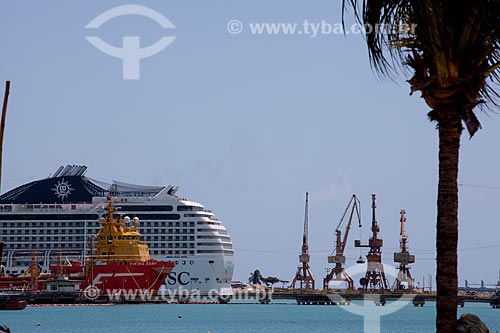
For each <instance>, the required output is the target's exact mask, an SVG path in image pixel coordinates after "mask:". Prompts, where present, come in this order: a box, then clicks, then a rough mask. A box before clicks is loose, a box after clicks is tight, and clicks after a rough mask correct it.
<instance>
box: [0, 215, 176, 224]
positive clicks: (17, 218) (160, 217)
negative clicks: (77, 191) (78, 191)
mask: <svg viewBox="0 0 500 333" xmlns="http://www.w3.org/2000/svg"><path fill="white" fill-rule="evenodd" d="M134 215H135V216H137V217H138V218H139V219H144V220H180V218H181V216H180V215H179V214H134ZM61 220H62V221H68V222H67V223H73V222H75V221H98V220H99V215H97V214H23V215H21V214H20V215H16V214H6V215H0V221H61ZM49 223H50V222H49ZM56 223H57V222H56ZM64 223H66V222H64Z"/></svg>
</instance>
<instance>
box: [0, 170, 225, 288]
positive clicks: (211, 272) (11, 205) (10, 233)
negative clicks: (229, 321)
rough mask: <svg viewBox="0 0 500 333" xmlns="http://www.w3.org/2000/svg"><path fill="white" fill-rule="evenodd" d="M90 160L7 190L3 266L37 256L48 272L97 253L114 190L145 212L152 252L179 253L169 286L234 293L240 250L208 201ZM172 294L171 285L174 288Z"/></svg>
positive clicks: (2, 210) (121, 206) (1, 218)
mask: <svg viewBox="0 0 500 333" xmlns="http://www.w3.org/2000/svg"><path fill="white" fill-rule="evenodd" d="M86 170H87V167H85V166H78V165H68V166H66V167H63V166H61V167H59V169H57V171H56V172H55V173H54V174H52V175H51V176H49V177H48V178H46V179H41V180H36V181H32V182H30V183H27V184H24V185H21V186H19V187H16V188H14V189H12V190H10V191H8V192H6V193H4V194H3V195H1V196H0V239H1V240H3V242H4V251H3V256H2V269H3V270H4V273H5V274H6V275H14V276H15V275H23V274H25V273H26V272H27V270H28V268H29V267H30V266H31V265H32V260H33V258H36V261H37V264H38V266H39V267H40V269H41V271H42V272H44V271H45V272H47V271H48V269H49V266H50V265H51V264H52V265H54V264H57V263H58V262H60V260H61V258H63V259H64V260H65V261H68V262H69V261H71V260H82V261H83V262H85V259H86V257H87V256H89V255H90V252H91V251H90V249H92V242H93V239H94V237H95V236H94V235H95V234H96V233H97V232H98V230H99V222H98V221H99V219H100V218H101V217H102V216H103V215H104V214H105V213H106V212H105V207H106V197H107V196H108V195H111V196H112V197H113V199H114V201H115V206H116V209H117V213H119V214H123V215H124V216H129V217H131V218H132V217H138V218H139V221H140V222H139V226H138V230H139V232H140V233H141V234H142V235H143V240H144V241H145V242H146V243H147V244H148V245H149V250H150V254H151V257H152V258H154V259H157V260H162V261H174V262H175V263H176V266H175V268H174V269H173V270H172V272H170V274H169V275H168V277H167V278H166V279H165V283H164V285H163V287H162V288H168V289H170V290H171V291H173V292H179V291H181V290H182V291H192V292H197V293H199V294H200V295H204V294H206V293H209V292H210V291H213V290H216V291H217V292H219V293H222V294H226V295H227V294H228V293H230V290H231V289H230V281H231V280H232V276H233V267H234V251H233V247H232V242H231V238H230V235H229V233H228V232H227V230H226V228H225V227H224V225H222V224H221V222H220V221H219V220H218V219H217V218H216V217H215V216H214V214H213V213H212V212H211V211H210V210H207V209H206V208H205V207H204V206H203V205H201V204H199V203H197V202H194V201H191V200H189V199H185V198H181V197H179V196H177V195H176V192H177V190H178V187H176V186H172V185H169V186H142V185H133V184H127V183H122V182H116V181H113V182H112V183H111V184H110V183H106V182H102V181H98V180H95V179H91V178H88V177H86V176H85V174H86ZM170 294H171V295H172V292H171V293H170Z"/></svg>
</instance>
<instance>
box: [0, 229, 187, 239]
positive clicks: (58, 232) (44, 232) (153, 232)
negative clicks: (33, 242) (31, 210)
mask: <svg viewBox="0 0 500 333" xmlns="http://www.w3.org/2000/svg"><path fill="white" fill-rule="evenodd" d="M83 233H84V231H83V230H75V229H55V230H50V229H38V230H35V229H31V230H27V229H25V230H20V229H19V230H2V232H1V234H2V235H24V236H28V235H82V234H83ZM97 233H98V229H94V230H87V234H97ZM141 234H143V235H145V236H143V237H144V238H145V239H149V238H147V237H150V236H146V235H160V234H174V235H179V234H180V235H186V234H191V235H192V234H194V229H177V230H172V229H169V230H165V229H161V230H160V229H154V230H153V229H150V230H141ZM161 237H165V236H161ZM169 239H171V238H169Z"/></svg>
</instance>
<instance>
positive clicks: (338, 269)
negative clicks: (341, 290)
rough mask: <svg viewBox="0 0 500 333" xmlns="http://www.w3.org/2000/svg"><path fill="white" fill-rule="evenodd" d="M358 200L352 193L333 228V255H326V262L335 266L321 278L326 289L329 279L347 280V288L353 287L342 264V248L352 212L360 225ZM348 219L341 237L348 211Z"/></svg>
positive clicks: (343, 260) (345, 242)
mask: <svg viewBox="0 0 500 333" xmlns="http://www.w3.org/2000/svg"><path fill="white" fill-rule="evenodd" d="M359 206H360V203H359V200H358V198H357V197H356V195H355V194H353V195H352V198H351V200H350V201H349V204H348V205H347V207H346V209H345V211H344V214H343V215H342V218H341V219H340V222H339V224H338V225H337V229H335V238H336V239H335V255H331V256H328V263H330V264H335V267H333V269H332V270H331V271H330V272H329V273H328V274H327V275H326V277H325V278H324V279H323V289H328V284H329V283H330V281H332V280H334V281H344V282H347V289H354V282H353V280H352V278H351V277H350V276H349V274H347V272H346V270H345V269H344V266H343V265H344V264H345V261H346V258H345V255H344V250H345V246H346V244H347V237H348V236H349V230H350V229H351V224H352V219H353V218H354V214H356V217H357V218H358V224H359V225H361V214H360V211H359ZM349 209H350V214H349V221H348V222H347V224H346V225H345V231H344V237H343V238H342V226H343V224H344V221H345V220H346V216H347V213H348V212H349Z"/></svg>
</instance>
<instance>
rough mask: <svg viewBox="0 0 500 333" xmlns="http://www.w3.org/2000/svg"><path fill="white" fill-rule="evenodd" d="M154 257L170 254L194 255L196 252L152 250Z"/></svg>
mask: <svg viewBox="0 0 500 333" xmlns="http://www.w3.org/2000/svg"><path fill="white" fill-rule="evenodd" d="M150 252H151V254H152V255H159V254H169V255H180V254H194V250H181V251H179V250H152V251H150Z"/></svg>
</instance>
